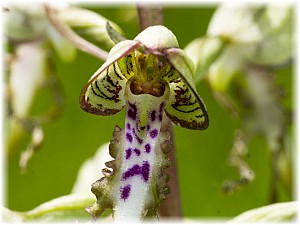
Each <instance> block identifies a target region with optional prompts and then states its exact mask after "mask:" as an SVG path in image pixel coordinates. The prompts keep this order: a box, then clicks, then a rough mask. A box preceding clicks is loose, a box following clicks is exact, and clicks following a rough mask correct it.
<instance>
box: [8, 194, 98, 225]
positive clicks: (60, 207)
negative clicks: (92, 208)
mask: <svg viewBox="0 0 300 225" xmlns="http://www.w3.org/2000/svg"><path fill="white" fill-rule="evenodd" d="M94 201H95V198H94V197H91V195H90V194H89V195H87V194H80V195H78V194H70V195H65V196H62V197H59V198H56V199H52V200H50V201H49V202H46V203H43V204H41V205H39V206H38V207H36V208H35V209H33V210H30V211H27V212H16V211H12V210H9V209H6V208H3V209H2V215H3V218H4V220H5V221H7V222H8V221H10V222H17V221H18V222H62V221H64V222H83V221H85V222H87V221H89V220H90V215H89V214H88V213H87V212H85V208H86V207H87V206H89V205H90V204H92V203H93V202H94Z"/></svg>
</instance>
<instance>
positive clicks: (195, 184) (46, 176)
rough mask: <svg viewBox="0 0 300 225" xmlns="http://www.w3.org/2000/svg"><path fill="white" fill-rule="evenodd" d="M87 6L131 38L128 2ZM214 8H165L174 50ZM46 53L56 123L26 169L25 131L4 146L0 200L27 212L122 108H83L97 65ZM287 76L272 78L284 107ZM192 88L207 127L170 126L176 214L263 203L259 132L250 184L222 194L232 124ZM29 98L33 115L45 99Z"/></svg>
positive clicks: (102, 138)
mask: <svg viewBox="0 0 300 225" xmlns="http://www.w3.org/2000/svg"><path fill="white" fill-rule="evenodd" d="M87 8H89V9H92V10H94V11H96V12H98V13H101V14H102V15H103V16H105V17H106V18H108V19H110V20H112V21H114V22H116V23H117V24H118V25H120V27H121V28H122V29H123V31H124V32H125V35H126V37H127V38H129V39H130V38H134V37H135V36H136V35H137V33H138V23H137V20H136V14H135V8H134V6H126V7H121V6H118V5H113V6H108V5H104V6H97V7H96V6H92V5H89V6H88V7H87ZM214 10H215V6H208V5H207V6H201V5H187V6H180V5H178V6H166V7H165V8H164V25H165V26H166V27H168V28H169V29H171V30H172V31H173V33H174V34H175V35H176V36H177V39H178V42H179V45H180V47H181V48H184V47H185V45H186V44H188V43H189V42H190V41H191V40H193V39H194V38H197V37H200V36H203V35H205V33H206V29H207V25H208V23H209V20H210V18H211V16H212V14H213V12H214ZM124 18H125V19H126V20H124ZM53 54H54V55H53V59H54V63H55V66H56V68H55V70H56V72H57V76H58V79H59V81H60V82H61V86H62V88H63V94H64V100H65V105H64V108H63V112H62V115H61V116H60V117H59V118H58V119H57V120H55V121H53V122H51V123H47V124H45V125H43V129H44V133H45V139H44V143H43V145H42V147H41V148H40V149H39V151H38V152H37V154H35V155H34V157H33V158H32V159H31V160H30V162H29V165H28V169H27V173H25V174H21V172H20V168H19V166H18V161H19V154H20V151H21V150H22V149H25V148H26V145H27V144H28V141H29V140H30V137H29V135H27V136H26V135H25V136H24V137H23V138H22V141H21V142H20V143H18V144H16V145H15V147H14V149H11V153H10V156H9V157H8V158H7V170H6V178H5V179H6V182H5V185H6V187H5V191H6V193H7V194H6V195H5V197H6V207H8V208H10V209H12V210H18V211H26V210H30V209H32V208H34V207H36V206H38V205H39V204H41V203H43V202H46V201H48V200H50V199H53V198H56V197H59V196H62V195H66V194H69V193H70V191H71V189H72V186H73V184H74V182H75V179H76V176H77V172H78V169H79V167H80V165H81V164H82V163H83V162H84V160H86V159H87V158H89V157H92V156H93V155H94V153H95V151H96V150H97V148H98V147H99V146H100V145H101V144H103V143H104V142H107V141H109V140H110V138H111V136H112V132H113V128H114V126H115V125H116V124H118V125H120V126H122V127H123V123H124V110H123V112H121V113H120V114H118V115H116V116H113V117H101V116H96V115H92V114H88V113H85V112H84V111H82V110H81V109H80V107H79V103H78V99H79V94H80V91H81V89H82V88H83V87H84V85H85V84H86V83H87V81H88V79H89V78H90V76H91V75H92V74H93V73H94V71H96V70H97V69H98V67H100V66H101V64H102V63H103V62H102V61H100V60H98V59H96V58H94V57H93V56H90V55H88V54H86V53H82V52H78V55H77V58H76V59H75V60H74V61H73V62H72V63H69V64H63V63H62V62H61V61H60V60H59V59H58V58H57V56H56V55H55V53H53ZM292 78H293V77H292V69H285V70H282V71H280V73H279V75H278V83H280V85H283V87H284V88H285V89H286V90H287V93H286V95H287V99H290V100H289V101H288V104H289V107H291V104H292V94H293V91H292V89H291V88H292ZM197 90H198V92H199V93H200V95H201V97H202V99H203V100H204V102H205V104H206V106H207V110H208V113H209V117H210V126H209V128H208V129H207V130H205V131H201V132H199V131H192V130H186V129H183V128H180V127H176V128H175V138H176V155H177V162H178V170H179V179H180V191H181V199H182V206H183V213H184V216H186V217H231V216H235V215H238V214H240V213H242V212H243V211H245V210H249V209H252V208H256V207H259V206H263V205H266V204H269V203H270V202H269V199H270V187H271V183H270V179H271V169H270V168H271V161H270V153H269V151H268V150H267V146H266V143H265V142H264V140H263V138H262V137H259V136H258V137H256V138H254V139H253V140H252V141H251V143H250V146H249V155H248V157H247V159H246V161H247V162H248V163H249V165H250V167H251V168H252V169H253V170H254V172H255V174H256V178H255V180H254V182H252V183H250V184H249V185H247V186H245V187H244V188H242V189H241V190H238V191H236V192H234V193H233V194H230V195H225V194H224V193H223V192H222V184H223V182H224V181H225V180H227V179H238V178H239V175H238V172H237V170H236V169H235V168H233V167H230V166H229V165H228V156H229V153H230V149H231V146H232V143H233V138H234V132H235V129H236V128H237V125H238V121H237V120H235V119H234V118H232V116H231V115H230V114H229V112H228V111H226V110H224V108H222V107H221V106H220V105H219V104H218V103H217V102H216V100H215V99H214V97H213V95H212V92H211V90H210V88H209V87H208V85H207V84H206V83H201V84H199V85H198V86H197ZM37 98H38V99H43V100H42V101H41V100H39V101H36V102H35V103H34V104H33V107H32V113H33V114H35V113H36V112H39V111H41V108H43V107H44V104H45V103H49V101H51V99H50V97H49V96H47V94H45V93H44V92H42V91H41V92H40V93H37ZM100 177H101V173H100V171H99V178H100ZM279 189H280V190H281V191H280V193H279V201H288V200H291V199H290V197H289V196H290V193H286V191H285V190H284V189H282V188H280V187H279Z"/></svg>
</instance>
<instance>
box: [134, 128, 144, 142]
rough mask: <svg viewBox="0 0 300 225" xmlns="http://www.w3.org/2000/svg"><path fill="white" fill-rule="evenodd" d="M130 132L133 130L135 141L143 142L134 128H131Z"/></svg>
mask: <svg viewBox="0 0 300 225" xmlns="http://www.w3.org/2000/svg"><path fill="white" fill-rule="evenodd" d="M132 132H133V134H134V137H135V139H136V140H137V142H138V143H139V144H142V143H143V139H141V138H140V137H139V136H138V135H137V134H136V132H135V129H134V128H132Z"/></svg>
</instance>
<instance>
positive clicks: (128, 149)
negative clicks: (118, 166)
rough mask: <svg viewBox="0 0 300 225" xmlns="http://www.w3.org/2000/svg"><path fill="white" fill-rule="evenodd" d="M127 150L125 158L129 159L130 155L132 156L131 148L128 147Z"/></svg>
mask: <svg viewBox="0 0 300 225" xmlns="http://www.w3.org/2000/svg"><path fill="white" fill-rule="evenodd" d="M125 152H126V156H125V158H126V159H129V158H130V156H131V148H127V149H126V151H125Z"/></svg>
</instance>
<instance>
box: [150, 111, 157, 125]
mask: <svg viewBox="0 0 300 225" xmlns="http://www.w3.org/2000/svg"><path fill="white" fill-rule="evenodd" d="M155 118H156V111H155V110H153V111H152V112H151V120H152V122H153V121H154V120H155Z"/></svg>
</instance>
